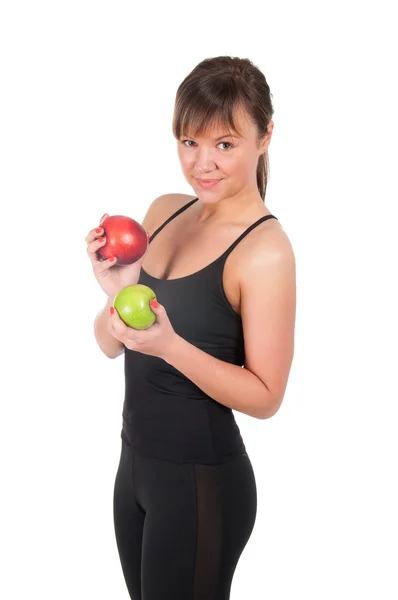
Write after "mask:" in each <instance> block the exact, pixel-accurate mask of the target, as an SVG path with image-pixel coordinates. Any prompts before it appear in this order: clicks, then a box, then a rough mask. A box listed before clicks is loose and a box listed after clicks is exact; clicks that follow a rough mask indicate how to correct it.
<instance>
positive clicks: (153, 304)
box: [149, 300, 165, 316]
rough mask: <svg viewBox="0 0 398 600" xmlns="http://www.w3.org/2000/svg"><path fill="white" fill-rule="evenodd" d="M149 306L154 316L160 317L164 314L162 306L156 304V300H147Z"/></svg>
mask: <svg viewBox="0 0 398 600" xmlns="http://www.w3.org/2000/svg"><path fill="white" fill-rule="evenodd" d="M149 304H150V307H151V309H152V312H154V313H155V315H156V316H161V315H162V314H163V313H164V312H165V309H164V306H162V305H161V304H159V302H156V300H149Z"/></svg>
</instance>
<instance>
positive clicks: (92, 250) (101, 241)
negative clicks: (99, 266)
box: [87, 237, 106, 262]
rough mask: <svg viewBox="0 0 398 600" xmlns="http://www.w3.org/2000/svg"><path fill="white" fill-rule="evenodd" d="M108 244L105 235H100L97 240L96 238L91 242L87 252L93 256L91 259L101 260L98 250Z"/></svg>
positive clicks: (94, 260)
mask: <svg viewBox="0 0 398 600" xmlns="http://www.w3.org/2000/svg"><path fill="white" fill-rule="evenodd" d="M105 244H106V238H105V237H100V238H98V239H96V240H94V241H93V242H90V243H89V244H88V246H87V254H88V255H89V257H90V258H91V260H92V261H93V262H100V260H99V257H98V255H97V251H98V250H99V249H100V248H102V246H105Z"/></svg>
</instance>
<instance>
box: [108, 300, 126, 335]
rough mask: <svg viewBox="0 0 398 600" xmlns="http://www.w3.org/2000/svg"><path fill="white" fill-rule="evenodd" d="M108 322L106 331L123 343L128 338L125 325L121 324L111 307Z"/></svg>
mask: <svg viewBox="0 0 398 600" xmlns="http://www.w3.org/2000/svg"><path fill="white" fill-rule="evenodd" d="M109 311H110V314H109V320H108V329H109V330H110V332H111V333H112V335H114V336H115V337H117V338H118V339H119V340H120V341H121V342H123V341H124V340H125V339H126V338H127V337H128V329H129V327H127V325H126V324H125V323H123V321H122V319H121V318H120V317H119V315H118V313H117V311H116V310H115V309H114V308H113V306H111V307H110V309H109Z"/></svg>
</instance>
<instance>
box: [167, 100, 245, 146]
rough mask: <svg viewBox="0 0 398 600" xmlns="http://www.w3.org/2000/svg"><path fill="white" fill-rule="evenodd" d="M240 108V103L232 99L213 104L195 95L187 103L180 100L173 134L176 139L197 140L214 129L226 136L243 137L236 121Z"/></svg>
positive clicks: (177, 105) (177, 104)
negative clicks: (196, 138) (187, 138)
mask: <svg viewBox="0 0 398 600" xmlns="http://www.w3.org/2000/svg"><path fill="white" fill-rule="evenodd" d="M238 106H239V105H238V102H237V101H236V100H234V101H233V100H232V99H231V98H227V99H224V100H223V101H219V102H215V101H213V102H212V101H209V100H207V101H206V99H203V97H202V98H200V96H199V95H197V94H194V93H192V95H190V96H189V97H188V98H185V101H183V100H182V99H181V98H180V99H179V102H177V103H176V110H175V117H174V122H173V134H174V136H175V138H176V139H180V138H181V136H187V137H190V138H195V137H201V136H204V135H206V134H208V133H209V132H210V130H212V129H213V128H214V129H219V130H220V131H222V133H223V134H226V135H232V134H237V135H242V134H241V133H240V131H239V130H238V127H237V125H236V122H235V120H234V115H235V116H236V110H237V108H238Z"/></svg>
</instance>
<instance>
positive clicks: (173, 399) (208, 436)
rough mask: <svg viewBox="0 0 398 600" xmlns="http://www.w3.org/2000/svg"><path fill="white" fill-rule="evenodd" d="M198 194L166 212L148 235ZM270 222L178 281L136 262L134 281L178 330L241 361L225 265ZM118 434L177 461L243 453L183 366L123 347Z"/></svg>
mask: <svg viewBox="0 0 398 600" xmlns="http://www.w3.org/2000/svg"><path fill="white" fill-rule="evenodd" d="M197 200H198V198H195V199H194V200H192V201H190V202H188V203H187V204H186V205H184V206H183V207H181V208H180V209H179V210H177V211H176V212H175V213H174V214H173V215H171V217H169V218H168V219H167V220H166V221H165V222H164V223H163V224H162V225H161V226H160V227H159V228H158V229H157V230H156V231H155V232H154V233H153V235H152V238H151V239H150V242H151V241H152V240H153V238H154V237H155V236H156V235H157V234H158V233H159V232H160V231H161V230H162V229H163V227H165V225H167V223H169V222H170V221H171V220H172V219H174V218H175V217H177V215H179V214H180V213H181V212H183V211H184V210H186V209H187V208H188V207H189V206H191V204H193V203H194V202H196V201H197ZM267 219H276V217H274V216H273V215H266V216H264V217H261V218H260V219H258V220H257V221H256V222H255V223H253V224H252V225H250V227H248V228H247V229H246V231H244V232H243V233H242V235H240V236H239V237H238V239H237V240H235V242H233V244H231V246H230V247H229V248H227V250H225V252H224V253H223V254H222V255H221V256H220V257H219V258H217V259H216V260H214V261H213V262H212V263H210V264H209V265H207V266H206V267H204V268H203V269H200V271H197V272H196V273H192V274H191V275H186V276H185V277H178V278H177V279H169V280H167V279H158V278H156V277H152V276H151V275H149V274H148V273H146V271H144V269H143V268H142V267H141V273H140V278H139V280H138V283H142V284H144V285H147V286H148V287H150V288H151V289H152V290H153V291H154V292H155V294H156V296H157V299H158V301H159V302H160V303H161V304H162V305H163V306H164V307H165V309H166V311H167V314H168V317H169V319H170V322H171V324H172V326H173V328H174V330H175V331H176V333H177V334H178V335H180V336H181V337H183V338H184V339H185V340H187V341H188V342H189V343H191V344H193V345H195V346H196V347H198V348H200V349H201V350H203V351H204V352H206V353H208V354H211V355H212V356H215V357H216V358H219V359H220V360H223V361H225V362H229V363H232V364H234V365H239V366H242V365H243V364H244V360H245V353H244V342H243V330H242V320H241V317H240V315H238V314H237V313H235V311H234V310H233V308H232V306H231V305H230V303H229V302H228V300H227V297H226V295H225V292H224V288H223V284H222V276H223V269H224V264H225V261H226V259H227V257H228V256H229V254H230V253H231V252H232V250H233V249H234V248H235V246H236V245H237V244H239V242H240V241H241V240H242V239H243V238H244V237H245V236H246V235H247V234H248V233H249V232H250V231H251V230H252V229H254V227H256V226H257V225H259V224H260V223H262V222H263V221H266V220H267ZM124 357H125V358H124V361H125V362H124V370H125V399H124V404H123V428H122V432H121V437H122V439H123V440H124V441H125V442H126V443H127V444H128V445H130V446H131V447H132V448H133V449H135V450H136V452H137V453H138V454H141V455H144V456H148V457H153V458H160V459H164V460H170V461H173V462H178V463H193V462H195V463H196V462H197V463H204V464H220V463H223V462H227V461H228V460H230V459H231V458H232V457H234V456H235V455H237V454H242V453H244V452H245V450H246V449H245V446H244V443H243V440H242V437H241V434H240V431H239V428H238V425H237V424H236V421H235V418H234V415H233V412H232V410H231V409H230V408H228V407H227V406H225V405H223V404H220V403H219V402H216V401H215V400H213V399H212V398H211V397H210V396H208V395H207V394H205V393H204V392H203V390H201V389H200V388H199V387H198V386H197V385H196V384H194V383H193V382H192V381H191V380H190V379H188V378H187V377H186V376H185V375H183V373H181V371H178V370H177V369H175V368H174V367H173V366H171V365H170V364H168V363H167V362H166V361H164V360H163V359H161V358H158V357H156V356H150V355H147V354H143V353H140V352H137V351H134V350H129V349H128V348H125V352H124Z"/></svg>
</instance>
